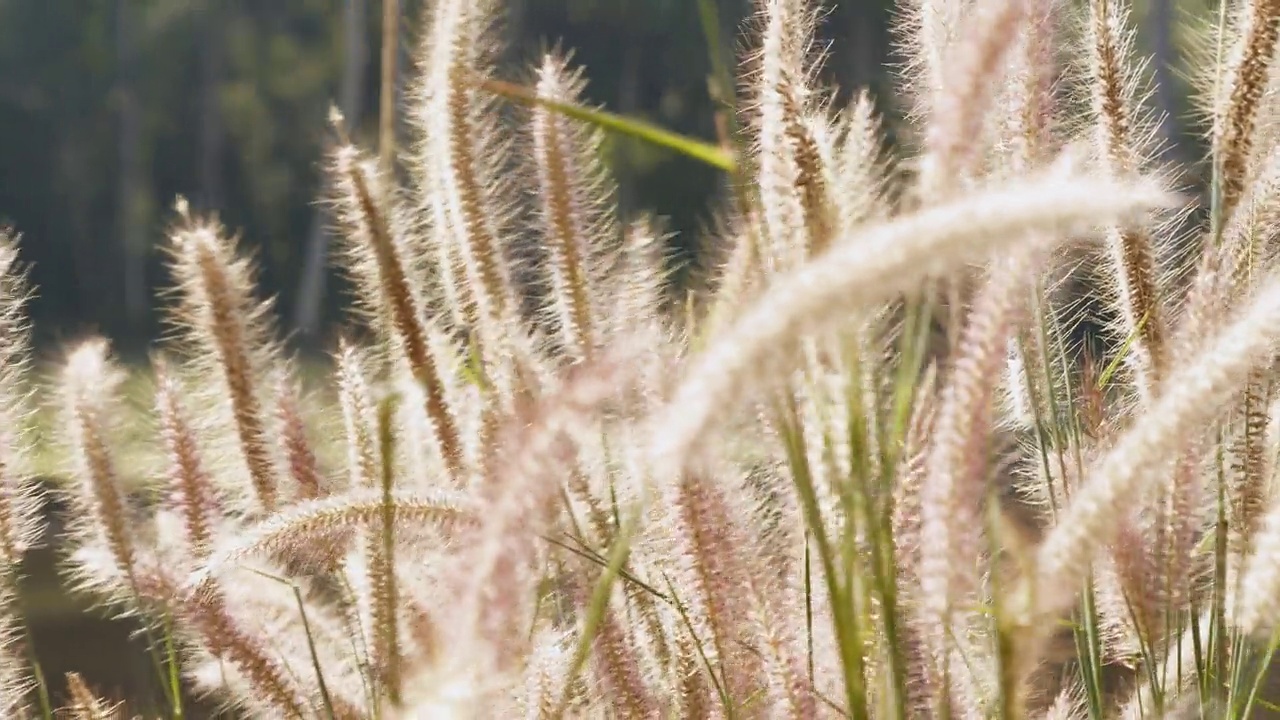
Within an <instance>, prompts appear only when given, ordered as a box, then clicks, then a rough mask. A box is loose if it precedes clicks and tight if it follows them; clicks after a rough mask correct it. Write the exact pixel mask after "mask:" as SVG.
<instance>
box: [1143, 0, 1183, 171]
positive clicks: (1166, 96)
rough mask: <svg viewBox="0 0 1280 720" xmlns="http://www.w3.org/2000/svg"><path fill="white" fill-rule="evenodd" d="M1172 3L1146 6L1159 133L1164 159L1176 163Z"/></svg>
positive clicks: (1164, 1)
mask: <svg viewBox="0 0 1280 720" xmlns="http://www.w3.org/2000/svg"><path fill="white" fill-rule="evenodd" d="M1173 12H1174V8H1173V0H1150V3H1149V4H1148V5H1147V17H1146V20H1147V23H1146V24H1147V35H1148V37H1149V38H1150V42H1151V65H1152V71H1153V73H1154V75H1155V84H1156V88H1155V90H1156V92H1155V102H1156V110H1157V111H1158V112H1159V117H1160V121H1159V122H1160V126H1159V128H1158V134H1159V138H1160V141H1161V143H1162V145H1163V148H1162V149H1163V151H1164V152H1165V153H1166V155H1165V159H1167V160H1174V161H1176V160H1177V159H1178V157H1179V153H1178V147H1177V143H1178V140H1179V130H1178V124H1177V117H1178V108H1177V102H1178V101H1177V88H1176V87H1174V73H1173V67H1174V63H1175V62H1176V58H1175V57H1174V47H1173Z"/></svg>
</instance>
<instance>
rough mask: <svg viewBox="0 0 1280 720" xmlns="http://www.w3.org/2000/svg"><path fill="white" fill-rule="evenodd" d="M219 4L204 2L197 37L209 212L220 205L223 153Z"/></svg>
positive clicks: (203, 198)
mask: <svg viewBox="0 0 1280 720" xmlns="http://www.w3.org/2000/svg"><path fill="white" fill-rule="evenodd" d="M221 5H222V2H221V0H205V2H204V8H203V12H202V13H201V18H202V20H203V22H204V28H203V32H202V33H201V34H200V158H199V174H200V197H199V201H200V203H201V205H203V206H204V207H205V208H208V209H211V210H212V209H216V208H219V207H220V206H221V204H222V153H223V147H224V141H225V134H224V128H223V126H222V104H221V102H220V101H219V98H218V94H219V92H220V90H221V88H222V72H223V47H222V43H223V38H222V10H221Z"/></svg>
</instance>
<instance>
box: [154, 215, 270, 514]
mask: <svg viewBox="0 0 1280 720" xmlns="http://www.w3.org/2000/svg"><path fill="white" fill-rule="evenodd" d="M179 215H180V216H181V217H180V218H179V221H178V224H177V226H175V227H174V229H173V230H172V231H171V233H170V237H171V245H170V254H171V268H172V271H173V275H174V280H175V282H176V295H177V303H176V305H175V307H174V308H173V310H172V311H171V315H170V317H171V319H172V321H173V323H174V325H175V326H176V327H177V328H178V329H179V331H180V333H181V335H180V343H181V345H180V349H181V350H182V351H183V352H184V354H186V355H187V356H188V357H190V358H192V360H193V361H194V362H195V363H196V364H198V365H201V366H202V367H203V369H204V370H205V371H206V372H208V373H209V375H208V376H206V378H216V379H217V383H216V386H217V387H219V388H220V390H221V392H219V393H217V395H218V396H220V397H219V404H224V403H225V404H226V405H229V406H230V407H229V408H227V409H226V410H229V413H227V414H228V415H229V417H228V419H227V421H228V423H229V424H230V426H231V428H232V429H233V432H234V434H235V437H236V440H237V443H238V445H239V452H240V455H241V457H242V458H243V462H244V467H245V468H246V470H247V474H248V480H249V482H250V487H251V488H252V491H253V496H254V498H255V499H256V501H257V505H258V507H259V509H260V510H261V511H262V512H267V513H269V512H272V511H273V510H275V508H276V507H277V505H278V504H279V494H280V487H279V478H278V474H277V473H278V470H277V466H276V457H275V447H274V444H273V443H272V442H271V438H270V436H269V433H270V432H271V424H270V422H269V414H268V412H267V408H268V407H269V405H267V404H266V403H267V399H266V398H267V390H268V389H269V388H270V385H269V384H268V383H269V380H270V377H271V375H272V374H273V373H274V372H275V371H276V368H275V358H276V354H277V352H278V351H277V350H276V348H275V347H274V339H273V338H272V336H271V330H270V327H271V323H270V320H269V318H270V317H271V312H272V309H271V304H270V303H269V302H264V301H259V300H257V299H256V298H255V297H254V291H255V287H256V286H255V279H254V277H253V273H252V269H251V266H250V262H249V260H248V259H246V258H244V257H241V256H239V255H237V252H236V247H235V242H234V241H233V240H231V239H229V238H227V237H226V236H225V235H224V230H223V228H222V226H221V225H220V224H219V223H218V222H217V221H216V220H212V219H198V218H195V217H192V216H190V215H189V214H188V213H187V212H186V211H185V210H183V209H180V211H179ZM226 410H223V412H226Z"/></svg>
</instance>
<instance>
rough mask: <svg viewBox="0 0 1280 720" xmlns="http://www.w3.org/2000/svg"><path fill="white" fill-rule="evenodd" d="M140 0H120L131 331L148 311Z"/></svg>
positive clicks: (119, 87) (120, 109)
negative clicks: (139, 67) (137, 10)
mask: <svg viewBox="0 0 1280 720" xmlns="http://www.w3.org/2000/svg"><path fill="white" fill-rule="evenodd" d="M133 5H134V0H117V2H116V38H115V39H116V62H117V68H116V73H117V74H116V97H115V100H116V112H117V123H118V125H117V132H118V137H117V142H118V146H117V153H118V162H119V173H120V177H119V181H118V186H117V196H116V222H117V224H118V232H119V238H120V249H121V257H122V258H123V260H124V268H123V270H124V278H123V280H124V311H125V320H126V322H127V323H128V325H129V329H130V331H137V330H139V329H140V326H141V325H142V323H144V322H145V320H146V316H147V305H148V298H149V296H150V292H149V287H148V285H147V254H148V253H147V248H148V245H149V243H148V242H147V221H148V215H149V214H150V213H149V207H148V206H149V198H148V197H147V195H146V188H145V185H146V177H145V174H144V173H145V171H146V169H145V167H144V165H143V158H142V109H141V107H140V104H139V102H138V96H137V88H136V87H135V82H136V76H137V40H136V38H135V37H134V34H135V31H136V28H135V24H136V18H135V17H134V9H133V7H132V6H133Z"/></svg>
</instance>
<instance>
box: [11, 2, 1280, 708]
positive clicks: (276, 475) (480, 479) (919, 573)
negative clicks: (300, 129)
mask: <svg viewBox="0 0 1280 720" xmlns="http://www.w3.org/2000/svg"><path fill="white" fill-rule="evenodd" d="M498 4H499V3H498V0H435V1H434V2H431V3H428V5H427V10H426V17H425V19H424V23H425V24H424V26H423V28H422V32H421V38H422V40H421V48H420V51H419V52H418V55H417V61H418V62H417V67H416V73H417V83H416V86H415V88H414V91H413V92H412V98H411V103H410V105H409V106H408V108H407V111H408V113H409V115H410V117H411V120H412V124H413V126H414V128H415V140H414V142H413V144H412V146H411V147H409V148H408V150H407V152H404V153H403V154H402V156H401V157H400V158H399V159H398V164H397V165H396V166H395V167H392V166H391V165H389V164H388V162H387V161H386V159H385V158H383V159H378V158H375V157H373V156H372V155H369V154H367V153H366V152H365V151H364V150H362V149H361V148H359V147H357V146H356V145H354V144H352V142H351V141H350V140H349V139H348V138H347V136H346V131H345V129H344V128H343V127H342V119H341V118H340V117H335V118H334V125H335V129H336V130H337V133H336V134H337V135H338V137H339V138H340V140H339V142H337V143H336V147H335V149H334V150H333V152H332V155H331V157H330V162H329V169H330V176H331V180H332V183H331V185H332V188H333V196H332V202H333V203H334V206H335V210H336V214H337V216H338V217H339V218H340V220H341V230H342V232H341V235H342V238H343V241H342V246H341V252H340V259H341V263H342V266H343V267H344V268H345V269H346V270H347V272H348V273H349V276H350V278H351V280H352V285H353V287H354V289H355V292H354V295H355V304H356V307H357V308H358V310H359V313H358V316H356V317H355V318H354V319H353V324H352V328H351V331H350V332H349V333H348V334H347V335H346V336H345V337H344V338H343V339H342V340H341V341H340V342H338V343H336V345H337V347H336V350H335V353H334V367H335V369H334V371H333V376H332V388H331V392H332V394H334V395H335V396H336V397H337V400H338V402H337V403H336V409H335V410H334V413H333V415H334V416H333V417H328V416H327V415H325V414H324V413H321V414H320V415H319V416H316V415H314V414H313V413H311V412H310V411H309V410H308V408H310V407H312V406H313V405H314V403H311V402H309V398H308V393H306V392H304V391H303V389H302V387H301V383H300V378H299V373H298V371H297V365H296V361H295V360H294V359H291V358H289V357H286V353H285V352H284V350H283V349H282V345H281V344H280V342H279V339H278V336H277V331H276V329H275V328H274V327H273V320H272V318H273V314H272V309H271V305H270V303H269V302H266V301H264V300H262V299H261V298H259V297H257V295H256V288H255V281H254V271H253V267H252V263H251V262H250V261H249V260H248V259H247V258H246V256H245V255H244V254H242V253H241V252H240V251H239V250H238V249H237V247H236V243H235V241H234V240H233V239H231V238H230V237H229V235H228V233H227V231H226V230H225V229H224V228H223V227H222V226H221V225H220V224H219V223H218V221H217V220H216V219H215V218H212V217H201V216H198V215H196V214H194V213H192V212H190V211H189V210H188V209H187V208H186V207H185V205H184V204H183V203H182V202H181V201H180V202H179V203H178V206H177V208H176V213H175V214H176V218H175V220H174V224H173V226H172V229H171V231H170V233H169V242H168V249H169V253H170V267H171V270H172V276H173V278H174V284H175V287H174V289H173V292H172V296H171V298H170V304H169V307H170V318H171V320H172V326H173V330H174V332H173V333H172V335H171V337H170V338H169V339H168V340H167V341H166V343H165V344H164V347H163V349H162V350H161V351H159V352H157V353H156V354H155V355H154V357H153V361H152V372H153V373H154V376H155V386H154V409H153V411H152V412H151V413H150V415H151V417H152V418H153V422H154V427H155V429H156V432H155V433H154V437H155V443H154V446H153V447H152V448H151V452H150V453H142V456H141V457H135V456H134V455H138V453H131V454H130V456H129V457H124V456H122V454H121V453H120V447H121V445H120V443H119V438H120V433H121V431H122V428H121V427H120V426H119V425H120V420H121V418H122V417H125V413H123V412H122V410H121V408H122V403H124V402H125V400H124V399H123V398H122V397H121V393H120V383H121V380H122V370H121V368H120V367H119V366H118V364H117V363H116V361H115V360H113V358H112V355H111V350H110V348H109V346H108V343H107V342H106V341H104V340H102V339H90V340H86V341H84V342H81V343H79V344H77V345H76V346H74V347H72V348H70V349H69V351H68V353H67V356H66V361H65V364H64V367H63V369H62V370H61V374H60V376H59V377H58V378H57V379H56V381H55V382H53V383H51V385H52V386H53V387H52V388H50V389H49V390H45V389H44V388H43V386H42V385H40V384H37V383H33V382H32V379H31V378H29V377H28V375H29V372H28V363H29V362H30V353H31V351H30V348H29V347H28V340H27V335H26V325H25V321H24V310H23V306H24V303H25V301H26V299H27V297H28V289H27V288H26V287H25V283H24V276H23V274H22V273H21V272H20V271H19V269H18V268H17V266H16V265H15V257H16V255H15V245H14V241H13V239H12V238H6V239H5V240H4V242H3V244H0V278H2V280H0V563H2V564H3V567H4V568H6V569H7V572H6V573H4V575H3V577H4V585H5V588H6V589H7V591H8V592H9V595H8V596H6V597H11V596H12V594H13V592H15V591H16V590H17V589H18V583H19V581H20V578H19V577H18V573H17V570H16V568H17V567H18V562H19V561H20V559H21V557H22V555H23V552H24V550H25V549H26V548H27V547H28V545H29V544H30V542H31V539H32V538H33V537H35V536H36V535H38V532H37V530H38V528H37V527H36V523H37V522H38V521H37V517H38V515H37V513H36V512H35V511H34V509H33V508H34V506H35V504H36V502H37V501H38V500H39V498H38V496H37V491H36V490H35V486H34V485H33V483H32V482H31V475H32V473H31V470H30V458H31V454H32V452H33V449H32V447H31V443H30V442H29V441H28V434H27V433H26V432H24V431H23V428H24V427H26V425H27V424H28V421H29V413H30V411H32V410H33V409H35V408H36V407H37V405H36V404H37V403H39V404H42V405H44V404H48V405H55V406H57V407H59V408H60V409H61V411H62V415H61V416H60V417H61V419H60V421H59V422H58V423H57V433H56V434H57V437H56V440H57V441H58V442H59V443H60V448H61V450H60V455H61V457H64V458H65V459H66V462H67V467H66V468H65V470H66V476H67V478H68V481H67V483H66V484H65V489H64V491H65V493H66V495H67V498H68V500H69V501H70V502H71V504H72V507H74V508H75V510H76V512H75V513H74V515H75V523H74V525H73V527H72V538H73V540H72V542H71V543H70V546H69V547H68V548H67V550H66V553H65V566H66V568H67V572H68V576H69V577H70V578H72V579H73V580H74V582H75V583H76V585H77V587H78V588H79V589H80V590H82V591H83V592H86V593H91V594H93V595H94V596H95V597H97V598H99V599H100V600H101V602H102V603H103V604H104V605H105V606H107V607H110V608H112V609H114V610H117V611H119V612H122V613H129V614H132V615H134V616H137V617H139V618H141V619H142V620H143V621H144V622H145V628H146V630H145V631H144V635H145V637H146V639H147V641H148V643H149V645H150V647H151V648H152V656H153V660H154V665H155V670H156V672H157V674H158V676H159V677H160V678H162V679H163V680H164V681H163V682H162V683H160V685H161V686H163V687H165V688H166V689H167V696H166V697H165V698H163V700H162V701H161V702H162V704H163V706H164V707H166V708H167V709H166V710H165V712H166V713H167V714H169V715H171V716H172V717H181V716H182V715H183V708H182V702H181V698H182V697H184V693H183V692H180V690H181V689H182V688H186V687H193V688H196V689H197V690H198V691H199V692H202V693H206V694H208V695H210V696H212V697H214V698H217V699H218V700H219V701H223V702H225V703H226V704H227V705H228V706H229V707H234V708H237V709H238V710H239V711H241V712H244V713H247V714H249V715H251V716H257V717H271V718H280V717H296V718H328V719H330V720H337V719H339V718H387V719H388V720H390V719H392V718H445V717H486V718H487V717H493V718H507V717H538V718H543V717H546V718H559V717H625V718H672V717H688V718H702V717H725V718H816V717H851V718H872V717H875V718H881V717H884V718H907V717H939V718H943V717H957V718H975V717H999V718H1023V717H1040V718H1055V719H1061V718H1085V717H1089V718H1103V717H1106V718H1111V717H1124V718H1157V717H1215V718H1216V717H1246V716H1250V715H1253V714H1261V713H1263V712H1267V711H1269V710H1270V709H1271V708H1273V707H1274V706H1273V705H1271V699H1270V697H1269V693H1268V689H1269V682H1268V677H1269V675H1270V671H1269V666H1270V660H1271V657H1272V656H1273V654H1274V653H1275V651H1276V649H1277V645H1278V643H1280V634H1277V631H1280V494H1278V493H1277V491H1276V489H1275V486H1274V483H1273V474H1274V473H1275V471H1276V465H1277V452H1278V451H1280V417H1277V412H1276V408H1277V407H1278V406H1277V402H1278V401H1280V398H1278V397H1277V395H1276V387H1277V385H1276V383H1275V377H1276V372H1275V371H1276V369H1277V359H1278V355H1277V351H1278V350H1280V277H1278V276H1277V274H1276V272H1277V271H1276V269H1275V265H1276V263H1275V257H1276V249H1277V248H1276V243H1275V240H1276V238H1275V236H1276V230H1275V228H1276V227H1277V222H1278V221H1280V134H1277V132H1276V130H1275V123H1274V119H1275V118H1276V117H1280V104H1278V101H1277V98H1278V97H1280V94H1277V91H1278V90H1280V68H1277V67H1276V63H1275V62H1274V60H1275V56H1276V49H1277V48H1276V45H1277V33H1278V31H1280V3H1277V2H1275V1H1274V0H1234V1H1231V2H1226V3H1225V7H1224V8H1223V10H1222V13H1221V15H1220V16H1219V17H1216V18H1206V19H1205V21H1206V22H1205V30H1204V31H1203V33H1202V34H1203V37H1204V39H1205V42H1204V43H1203V46H1204V47H1205V48H1206V51H1205V52H1204V55H1203V58H1202V60H1203V62H1202V63H1201V67H1204V68H1207V70H1206V71H1205V72H1204V73H1203V75H1202V77H1201V82H1200V85H1201V87H1202V88H1203V98H1202V100H1203V108H1204V118H1205V120H1206V129H1207V131H1208V133H1209V140H1210V142H1209V146H1210V147H1211V155H1210V157H1209V158H1208V159H1207V160H1206V165H1209V166H1211V167H1212V172H1211V173H1209V174H1210V175H1211V176H1212V178H1213V182H1212V188H1211V192H1210V193H1208V196H1209V198H1210V199H1209V206H1208V207H1207V208H1203V209H1204V210H1207V212H1197V211H1199V210H1201V208H1198V207H1196V206H1195V202H1197V201H1194V200H1191V199H1189V198H1191V197H1192V195H1191V194H1190V193H1183V192H1178V191H1179V190H1181V189H1185V188H1179V187H1178V186H1177V185H1176V183H1177V177H1178V176H1179V173H1178V172H1176V169H1175V168H1168V167H1162V166H1160V165H1159V164H1157V162H1156V160H1155V159H1156V158H1158V157H1160V154H1159V152H1158V151H1159V148H1158V147H1157V146H1156V145H1155V143H1154V141H1153V137H1154V133H1153V128H1154V127H1155V125H1154V123H1155V121H1156V120H1157V118H1154V117H1152V114H1151V113H1150V112H1149V111H1148V110H1146V109H1145V107H1144V102H1145V100H1146V95H1147V90H1146V83H1147V80H1146V77H1145V75H1144V64H1143V60H1142V58H1140V57H1138V56H1136V55H1135V53H1134V51H1133V49H1132V47H1133V46H1132V37H1131V30H1130V21H1129V18H1128V2H1127V1H1126V0H1089V1H1088V2H1082V3H1069V2H1067V1H1066V0H905V1H904V2H903V4H902V7H901V14H900V16H899V30H900V38H901V46H902V51H903V53H904V55H905V56H906V57H907V58H909V62H908V63H907V64H906V65H905V66H904V68H903V69H902V73H901V76H902V80H903V83H902V87H903V95H902V98H903V99H904V100H905V101H906V102H907V103H909V108H908V111H907V118H908V125H909V128H910V132H909V133H908V135H907V136H906V137H905V139H904V141H903V142H902V144H901V145H902V148H903V152H901V153H895V154H893V156H890V154H889V153H887V152H886V151H885V148H884V145H883V143H882V134H881V128H880V124H879V123H880V121H879V119H878V117H877V113H876V111H875V109H874V108H875V104H874V103H873V102H872V101H871V100H870V99H869V98H867V97H865V96H864V95H858V94H855V95H854V96H853V99H852V101H851V102H850V104H849V105H848V106H847V107H838V106H837V101H836V97H837V96H836V94H835V93H834V92H832V91H829V90H825V89H822V88H820V87H818V86H817V85H816V82H817V80H816V78H817V77H818V76H819V74H820V69H821V63H822V52H821V46H820V44H819V43H818V41H817V40H816V39H815V37H814V30H815V27H816V25H817V23H818V19H819V13H820V8H819V7H817V6H816V4H811V3H810V2H808V0H759V1H758V2H757V11H756V18H755V22H754V24H753V27H752V29H751V31H750V38H751V46H752V48H753V50H752V51H751V52H750V54H749V55H748V56H747V57H745V58H744V62H743V72H742V83H743V89H744V91H745V95H746V101H745V102H744V103H743V104H742V111H741V113H740V123H738V125H739V126H740V128H741V136H740V137H726V138H725V140H726V146H732V147H734V148H737V149H736V150H735V152H734V154H733V160H734V163H733V177H732V179H733V183H732V196H731V197H729V198H726V202H725V206H726V210H725V211H724V213H723V217H722V222H720V223H718V225H717V227H718V228H719V231H718V232H716V233H712V234H711V236H710V237H709V238H708V239H707V240H706V242H705V248H704V252H703V253H702V256H703V257H704V258H706V260H705V262H704V264H703V266H702V272H700V273H695V274H694V275H695V277H696V278H697V280H696V281H695V283H694V286H693V287H692V288H691V289H688V292H684V289H682V290H681V291H680V292H677V291H676V290H675V289H674V288H673V285H672V283H671V282H670V281H669V276H668V270H667V263H666V259H665V258H664V252H663V242H664V237H663V235H662V233H661V232H660V230H659V228H658V226H657V225H656V224H655V223H653V222H651V221H648V220H640V221H635V222H629V223H623V222H621V221H620V220H619V219H618V218H617V217H616V212H615V208H614V202H613V194H614V189H613V186H612V184H611V180H610V178H609V175H608V173H607V171H606V170H605V168H604V167H603V166H602V164H601V159H600V151H601V138H600V135H599V132H600V131H599V130H597V129H595V128H594V127H593V126H591V125H589V124H584V123H583V122H581V121H580V119H575V118H574V117H572V115H573V113H566V112H565V108H566V107H570V106H576V105H578V104H579V103H580V97H579V96H580V93H581V91H582V88H583V80H582V79H581V77H580V76H579V74H578V72H577V71H576V70H573V69H572V68H571V67H570V64H569V62H568V60H567V59H566V58H564V57H561V56H558V55H555V54H548V55H547V56H546V57H545V58H544V59H543V60H542V61H541V63H540V64H538V65H537V66H536V67H534V68H532V69H531V70H529V71H525V72H523V73H521V72H519V70H518V69H517V71H516V74H515V75H513V76H510V77H507V78H504V77H503V76H501V75H500V74H499V69H497V68H495V67H494V64H495V62H494V58H495V57H497V54H498V51H499V50H500V48H499V47H498V46H497V45H496V40H495V39H496V38H497V37H498V35H497V33H496V27H497V26H496V23H497V21H498V19H499V15H500V13H499V8H498V7H497V6H498ZM530 78H531V79H530ZM512 83H515V84H514V85H513V84H512ZM518 86H524V87H525V88H527V95H528V96H530V97H532V96H536V100H537V101H536V102H533V103H531V104H529V105H528V106H527V107H525V108H524V109H523V110H522V111H521V112H520V113H510V112H506V111H505V110H503V109H501V108H499V107H498V105H497V103H498V102H500V99H499V98H498V96H497V95H495V94H494V92H493V89H494V88H495V87H498V88H502V87H507V88H511V87H516V88H517V89H519V88H518ZM526 99H528V98H526ZM402 177H403V178H407V182H403V183H402V182H401V180H400V178H402ZM1198 217H1207V218H1208V221H1207V223H1206V226H1205V227H1198V226H1197V224H1196V223H1197V222H1199V221H1198V220H1196V219H1195V218H1198ZM1182 248H1190V251H1186V252H1184V251H1181V249H1182ZM1094 316H1097V317H1096V318H1095V317H1094ZM1098 318H1100V319H1102V320H1103V321H1104V322H1105V323H1107V324H1108V325H1107V326H1108V328H1109V330H1110V338H1109V342H1107V343H1104V344H1103V345H1101V346H1099V345H1096V344H1089V343H1084V342H1082V341H1081V338H1082V336H1081V333H1080V332H1078V327H1079V326H1080V325H1081V324H1082V323H1085V322H1086V321H1088V322H1092V321H1093V320H1094V319H1098ZM1097 347H1104V348H1105V350H1103V351H1098V350H1097V349H1096V348H1097ZM33 387H34V388H36V390H35V391H32V390H31V388H33ZM126 477H130V478H133V477H142V478H147V479H148V480H147V482H146V483H145V489H146V494H147V495H148V496H149V501H148V502H145V503H139V502H137V501H136V497H135V494H134V493H132V492H129V491H126V487H125V484H124V483H125V480H124V479H125V478H126ZM10 607H12V605H10ZM9 614H10V615H11V616H13V617H11V619H10V623H9V627H10V630H11V632H10V634H9V637H10V640H11V641H10V642H9V643H8V644H7V646H6V647H7V651H6V652H7V653H8V655H7V656H6V658H5V659H4V662H3V663H0V671H2V672H0V675H2V676H3V683H2V684H0V705H2V706H3V707H2V708H0V714H3V716H4V717H17V716H20V715H24V714H29V715H36V714H37V713H43V714H44V715H46V716H47V715H49V714H51V713H52V711H53V708H52V707H51V705H52V703H51V702H50V701H49V698H48V693H47V692H45V688H46V687H47V681H46V679H45V678H42V677H40V675H39V670H38V666H35V665H33V664H32V663H31V662H30V661H29V660H27V659H24V658H27V657H28V654H27V653H28V652H29V650H30V648H29V644H28V643H27V642H25V641H24V632H23V628H24V624H23V622H22V618H21V617H18V616H17V613H16V612H11V613H9ZM33 688H35V689H34V690H33ZM69 688H70V697H71V700H70V701H69V702H71V703H72V704H73V707H71V708H70V709H69V712H70V713H71V714H72V716H74V717H77V718H86V719H88V718H106V717H109V716H111V713H115V712H119V710H118V709H112V708H111V707H110V706H109V703H107V702H106V701H104V700H99V699H97V698H95V696H94V692H93V690H92V689H91V688H89V687H87V686H86V684H85V683H84V682H83V680H82V679H81V678H79V677H78V676H73V677H72V678H70V682H69Z"/></svg>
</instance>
